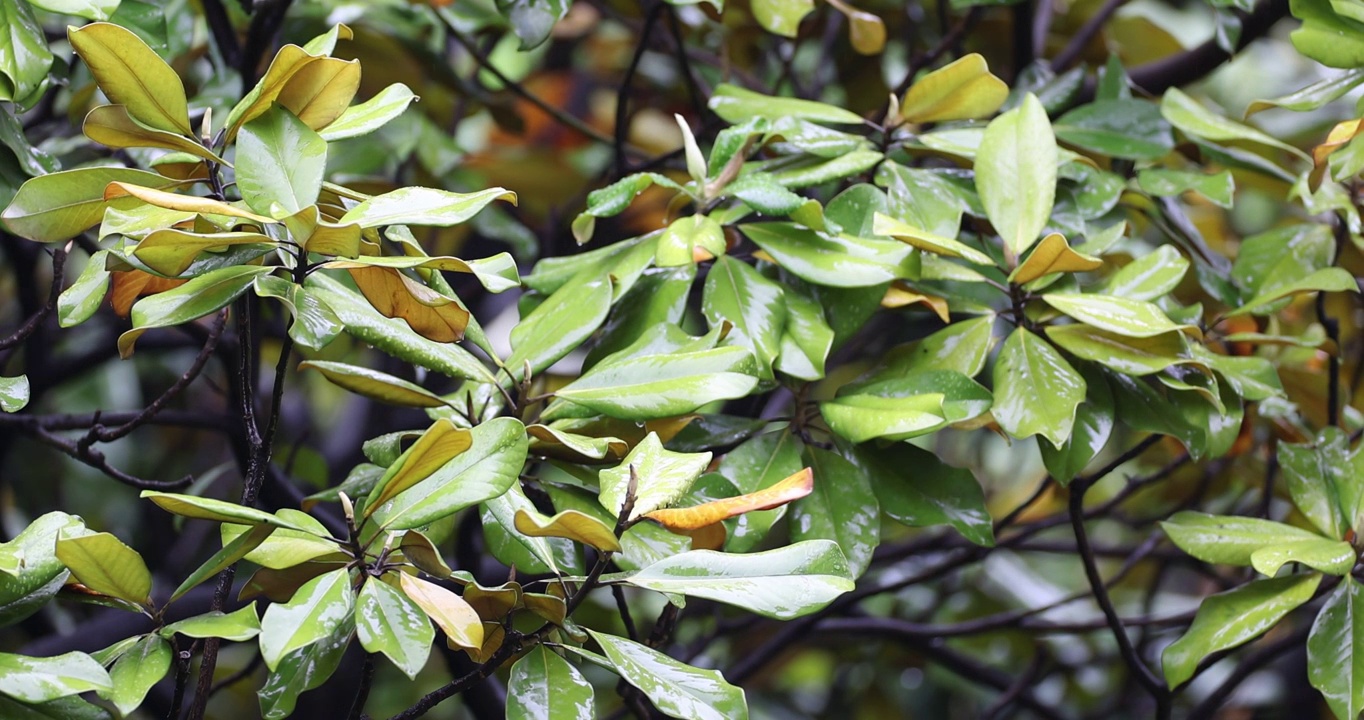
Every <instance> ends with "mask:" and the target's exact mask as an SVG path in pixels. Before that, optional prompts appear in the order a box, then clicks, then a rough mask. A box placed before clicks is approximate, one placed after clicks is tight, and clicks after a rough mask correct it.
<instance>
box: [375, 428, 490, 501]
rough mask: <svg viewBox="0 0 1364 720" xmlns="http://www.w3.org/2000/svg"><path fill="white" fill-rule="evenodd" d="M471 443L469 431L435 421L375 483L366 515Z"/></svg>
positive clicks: (436, 468)
mask: <svg viewBox="0 0 1364 720" xmlns="http://www.w3.org/2000/svg"><path fill="white" fill-rule="evenodd" d="M473 444H474V438H473V433H472V432H470V431H469V430H466V429H463V428H458V427H455V424H454V423H453V422H451V421H449V420H437V421H436V422H435V423H433V424H432V425H431V427H429V428H427V429H426V431H425V432H423V433H422V434H421V437H419V438H417V442H415V443H413V445H412V447H411V448H408V449H407V451H405V452H404V453H403V454H402V456H400V457H399V458H398V459H397V460H396V461H394V463H393V464H392V465H390V466H389V468H388V471H387V472H386V473H384V476H383V477H382V478H380V479H379V482H378V483H376V484H375V486H374V490H373V491H372V492H370V494H369V496H368V499H367V500H366V501H365V515H366V517H368V516H369V515H370V514H372V513H373V511H374V510H375V509H377V508H379V507H381V506H382V505H383V504H384V503H386V502H388V501H389V500H391V499H393V498H394V497H396V496H397V495H398V494H399V493H401V492H403V491H404V490H407V489H408V488H410V487H412V486H413V485H416V484H417V483H419V482H421V481H422V480H425V479H427V478H428V477H430V476H431V474H432V473H434V472H436V471H437V470H439V469H440V467H441V466H443V465H445V464H446V463H448V462H450V461H451V460H452V459H454V458H455V457H458V456H459V454H460V453H462V452H464V451H465V450H468V449H469V448H470V447H472V446H473Z"/></svg>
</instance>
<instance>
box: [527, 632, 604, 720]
mask: <svg viewBox="0 0 1364 720" xmlns="http://www.w3.org/2000/svg"><path fill="white" fill-rule="evenodd" d="M592 699H593V698H592V684H591V683H589V682H588V681H587V679H586V678H584V677H583V676H582V673H580V672H578V669H577V668H575V667H573V666H572V665H571V664H569V662H568V661H567V660H564V659H563V658H561V657H559V656H558V655H555V654H554V652H553V651H551V650H550V649H549V648H547V647H545V646H543V645H541V646H539V647H536V648H535V649H534V650H531V651H530V652H529V653H526V654H525V655H523V656H521V659H520V660H517V661H516V664H515V665H512V669H511V677H510V678H508V680H507V718H508V720H593V718H595V717H596V716H597V715H596V713H595V712H594V711H593V703H592Z"/></svg>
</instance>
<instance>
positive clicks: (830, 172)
mask: <svg viewBox="0 0 1364 720" xmlns="http://www.w3.org/2000/svg"><path fill="white" fill-rule="evenodd" d="M884 159H885V156H884V155H882V154H881V153H880V152H878V151H876V150H853V151H851V152H847V153H843V154H841V155H835V156H834V157H831V158H828V159H823V158H819V157H818V156H814V158H813V159H812V160H808V161H805V162H797V163H792V166H790V167H784V169H782V170H777V171H774V172H772V173H771V175H772V179H773V180H776V181H777V182H778V183H779V184H780V185H781V186H782V187H785V188H787V189H795V188H802V187H808V186H810V185H819V184H822V183H826V182H831V181H833V180H843V179H846V178H850V177H852V176H854V175H857V174H858V173H862V172H867V171H868V170H871V169H872V168H873V167H875V166H876V165H877V163H880V162H881V161H882V160H884Z"/></svg>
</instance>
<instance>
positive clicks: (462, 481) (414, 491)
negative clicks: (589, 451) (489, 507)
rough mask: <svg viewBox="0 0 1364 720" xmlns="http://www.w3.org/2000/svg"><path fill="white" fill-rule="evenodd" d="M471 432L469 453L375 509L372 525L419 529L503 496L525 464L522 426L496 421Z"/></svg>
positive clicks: (479, 426)
mask: <svg viewBox="0 0 1364 720" xmlns="http://www.w3.org/2000/svg"><path fill="white" fill-rule="evenodd" d="M469 432H470V434H471V435H472V438H473V444H472V445H470V447H469V449H467V450H465V451H464V452H462V453H460V454H459V455H457V456H455V458H454V459H453V460H451V461H449V462H447V463H445V464H444V465H442V466H440V467H439V468H438V469H436V471H435V472H433V473H431V474H430V476H428V477H426V478H425V479H424V480H422V481H420V482H418V483H417V484H416V485H413V486H412V487H410V488H408V489H407V490H405V491H403V492H402V493H400V494H398V495H396V496H394V497H393V499H392V500H389V501H387V502H385V503H383V504H381V505H376V506H375V507H374V510H373V513H372V520H373V522H376V523H378V524H379V526H380V527H383V528H386V529H388V530H406V529H410V528H415V527H421V526H423V525H428V524H430V523H432V522H435V521H436V520H439V519H441V518H443V517H448V516H450V515H452V514H454V513H456V512H458V511H460V510H463V509H464V508H467V507H471V506H473V505H477V504H478V503H481V502H484V501H485V500H488V499H490V498H494V497H497V496H499V495H501V494H503V493H505V492H507V490H508V488H510V487H511V485H512V484H513V483H514V482H516V478H517V476H518V475H519V474H520V473H521V466H522V465H523V464H524V463H525V461H526V449H527V440H526V430H525V427H524V426H523V425H522V424H521V423H520V421H518V420H515V419H513V418H496V419H494V420H490V421H488V422H485V423H482V424H480V425H477V426H475V427H474V428H472V429H471V430H470V431H469ZM366 511H367V512H368V509H367V510H366Z"/></svg>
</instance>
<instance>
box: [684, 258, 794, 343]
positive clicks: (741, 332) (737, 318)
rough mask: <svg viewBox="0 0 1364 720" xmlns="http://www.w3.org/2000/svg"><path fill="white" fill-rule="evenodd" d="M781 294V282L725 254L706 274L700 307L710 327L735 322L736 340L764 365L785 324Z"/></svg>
mask: <svg viewBox="0 0 1364 720" xmlns="http://www.w3.org/2000/svg"><path fill="white" fill-rule="evenodd" d="M782 296H783V292H782V287H781V285H779V284H777V283H776V282H773V281H772V280H769V279H767V278H765V277H763V276H762V275H761V274H759V273H758V271H757V270H754V269H753V267H752V266H750V265H748V264H747V263H745V262H742V261H740V260H735V259H734V258H731V257H728V256H726V257H722V258H720V259H719V260H717V261H716V262H715V264H714V265H712V266H711V269H710V273H709V274H708V275H707V276H706V285H705V293H704V295H703V297H702V303H701V307H702V310H703V312H704V313H705V315H706V321H707V322H709V323H710V325H711V327H715V326H717V325H719V324H720V323H721V321H723V320H728V321H729V322H730V323H731V324H733V326H734V329H733V331H732V333H733V334H732V337H734V338H735V340H736V341H737V343H738V344H740V345H743V346H744V347H747V348H748V349H750V350H752V351H753V354H754V356H755V357H757V358H758V360H759V362H761V363H762V365H763V366H764V367H770V366H771V364H772V361H773V360H775V359H776V357H777V353H778V351H779V347H780V342H781V332H782V329H783V327H784V326H785V324H786V304H785V302H783V297H782Z"/></svg>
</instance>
